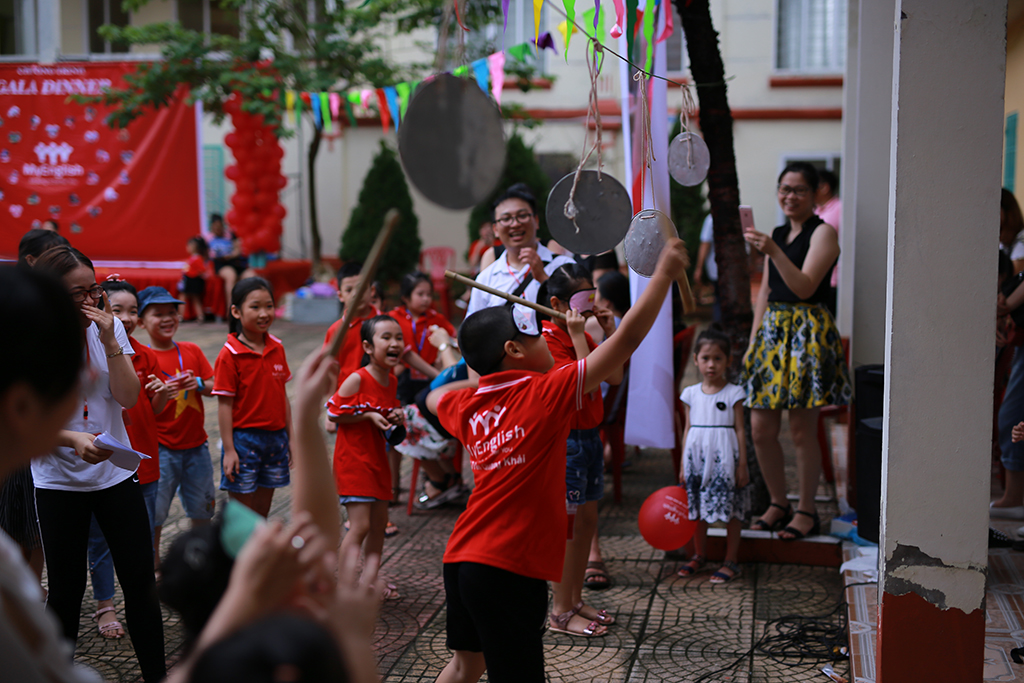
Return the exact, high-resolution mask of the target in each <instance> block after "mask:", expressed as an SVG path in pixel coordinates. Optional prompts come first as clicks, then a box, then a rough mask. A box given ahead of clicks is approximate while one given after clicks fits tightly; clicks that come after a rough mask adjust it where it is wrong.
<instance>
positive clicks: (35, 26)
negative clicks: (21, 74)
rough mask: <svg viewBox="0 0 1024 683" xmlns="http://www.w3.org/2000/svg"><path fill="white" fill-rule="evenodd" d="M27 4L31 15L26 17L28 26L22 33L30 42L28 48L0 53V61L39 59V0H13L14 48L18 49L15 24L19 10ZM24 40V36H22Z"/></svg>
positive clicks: (16, 23)
mask: <svg viewBox="0 0 1024 683" xmlns="http://www.w3.org/2000/svg"><path fill="white" fill-rule="evenodd" d="M26 5H28V6H29V7H31V8H32V11H31V16H30V17H29V18H28V26H27V28H26V30H25V31H23V32H22V35H25V36H28V40H27V42H28V43H30V46H29V47H30V49H28V48H26V49H25V51H23V52H17V53H15V54H12V55H0V62H25V61H38V60H39V0H14V23H15V27H16V28H15V31H16V33H15V36H16V37H15V49H18V47H17V45H18V42H17V41H18V38H17V35H18V33H17V25H18V19H19V10H21V11H23V10H24V7H25V6H26ZM22 40H25V38H22Z"/></svg>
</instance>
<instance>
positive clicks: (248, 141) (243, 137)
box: [238, 130, 256, 147]
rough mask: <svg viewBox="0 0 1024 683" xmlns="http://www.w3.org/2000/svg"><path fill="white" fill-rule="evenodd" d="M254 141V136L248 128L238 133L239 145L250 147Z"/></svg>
mask: <svg viewBox="0 0 1024 683" xmlns="http://www.w3.org/2000/svg"><path fill="white" fill-rule="evenodd" d="M255 142H256V136H255V135H253V133H252V131H250V130H243V131H242V132H240V133H239V134H238V146H239V147H252V146H253V144H254V143H255Z"/></svg>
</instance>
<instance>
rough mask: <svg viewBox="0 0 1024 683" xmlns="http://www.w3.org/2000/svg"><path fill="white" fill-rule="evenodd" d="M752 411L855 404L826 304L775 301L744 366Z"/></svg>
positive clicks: (766, 315) (837, 331)
mask: <svg viewBox="0 0 1024 683" xmlns="http://www.w3.org/2000/svg"><path fill="white" fill-rule="evenodd" d="M743 385H744V388H745V389H746V390H747V401H746V405H747V406H748V407H750V408H762V409H768V410H782V409H790V408H819V407H821V406H830V405H834V406H841V405H847V404H848V403H849V402H850V393H851V392H850V376H849V371H848V370H847V368H846V359H845V358H844V357H843V347H842V344H841V343H840V341H839V330H837V329H836V324H835V321H834V320H833V319H832V314H831V313H830V312H829V311H828V309H826V308H825V307H824V306H822V305H820V304H805V303H796V304H792V303H781V302H774V301H773V302H769V304H768V309H767V310H766V311H765V313H764V318H763V319H762V320H761V327H760V328H759V329H758V330H757V334H756V335H755V337H754V344H753V347H752V348H751V349H750V353H748V354H747V358H746V363H745V364H744V366H743Z"/></svg>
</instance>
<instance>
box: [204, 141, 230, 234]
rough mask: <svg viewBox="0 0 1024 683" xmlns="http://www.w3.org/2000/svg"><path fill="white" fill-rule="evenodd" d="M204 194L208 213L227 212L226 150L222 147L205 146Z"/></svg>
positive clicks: (222, 213)
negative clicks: (225, 188)
mask: <svg viewBox="0 0 1024 683" xmlns="http://www.w3.org/2000/svg"><path fill="white" fill-rule="evenodd" d="M203 194H204V196H205V198H206V213H207V215H209V214H211V213H219V214H221V215H222V216H223V215H224V213H225V210H226V204H227V202H225V201H224V148H223V147H221V146H220V145H203Z"/></svg>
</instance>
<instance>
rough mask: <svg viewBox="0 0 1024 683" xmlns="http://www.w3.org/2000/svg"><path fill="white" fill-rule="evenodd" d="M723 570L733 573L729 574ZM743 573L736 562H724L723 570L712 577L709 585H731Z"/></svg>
mask: <svg viewBox="0 0 1024 683" xmlns="http://www.w3.org/2000/svg"><path fill="white" fill-rule="evenodd" d="M723 569H726V570H728V571H730V572H732V573H731V574H727V573H725V572H724V571H722V570H723ZM742 573H743V571H742V570H741V569H740V566H739V565H738V564H736V563H735V562H723V563H722V566H721V568H720V569H719V570H718V571H717V572H715V573H714V574H712V575H711V578H710V579H709V580H708V583H713V584H715V585H719V586H720V585H722V584H723V583H729V582H730V581H732V580H733V579H735V578H737V577H739V576H740V575H741V574H742Z"/></svg>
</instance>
